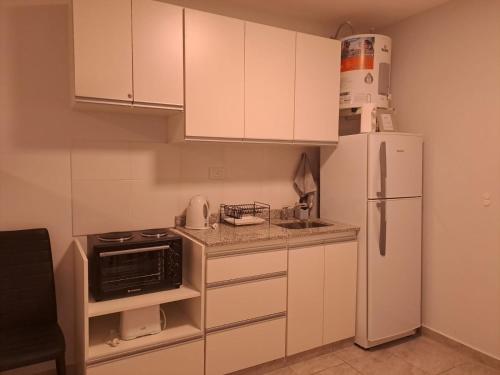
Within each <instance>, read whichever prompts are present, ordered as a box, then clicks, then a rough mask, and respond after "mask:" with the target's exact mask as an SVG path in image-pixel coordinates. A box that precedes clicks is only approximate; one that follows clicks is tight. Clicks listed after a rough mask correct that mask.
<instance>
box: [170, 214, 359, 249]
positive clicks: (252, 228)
mask: <svg viewBox="0 0 500 375" xmlns="http://www.w3.org/2000/svg"><path fill="white" fill-rule="evenodd" d="M294 221H297V220H279V219H273V220H271V224H269V223H265V224H259V225H245V226H240V227H235V226H232V225H229V224H218V225H217V228H215V229H213V228H210V229H206V230H194V229H187V228H185V227H176V229H177V230H178V231H179V232H181V233H184V234H187V235H188V236H189V237H191V238H193V239H194V240H196V241H198V242H200V243H202V244H203V245H205V246H207V251H210V250H211V248H218V247H221V246H228V245H240V244H242V245H243V244H246V243H251V242H262V241H268V240H269V241H270V240H278V241H279V240H282V241H283V242H287V241H290V242H297V241H299V242H303V243H305V242H307V241H315V240H317V239H318V238H321V239H328V238H330V237H331V239H332V240H335V239H336V238H342V237H345V236H346V235H354V236H356V234H357V232H358V230H359V227H357V226H354V225H349V224H344V223H339V222H332V221H328V220H323V219H316V220H315V221H321V222H325V223H330V224H333V225H330V226H325V227H318V228H306V229H285V228H282V227H279V226H277V225H275V224H281V223H287V222H294Z"/></svg>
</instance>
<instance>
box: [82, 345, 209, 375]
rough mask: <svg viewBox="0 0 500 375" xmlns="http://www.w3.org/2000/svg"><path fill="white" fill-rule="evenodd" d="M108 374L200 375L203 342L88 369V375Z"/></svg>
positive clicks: (201, 370) (122, 359)
mask: <svg viewBox="0 0 500 375" xmlns="http://www.w3.org/2000/svg"><path fill="white" fill-rule="evenodd" d="M186 359H189V360H186ZM110 374H116V375H118V374H119V375H137V374H147V375H203V340H198V341H194V342H189V343H185V344H179V345H176V346H172V347H169V348H166V349H160V350H155V351H151V352H147V353H144V354H138V355H132V356H129V357H123V358H120V359H116V360H113V361H110V362H105V363H102V364H97V365H94V366H91V367H88V368H87V375H110Z"/></svg>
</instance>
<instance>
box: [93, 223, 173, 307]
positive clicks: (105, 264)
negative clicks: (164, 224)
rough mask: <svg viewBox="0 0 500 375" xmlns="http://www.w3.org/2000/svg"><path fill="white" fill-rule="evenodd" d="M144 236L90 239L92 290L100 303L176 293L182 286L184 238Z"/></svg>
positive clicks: (106, 235) (96, 236) (108, 235)
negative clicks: (174, 291)
mask: <svg viewBox="0 0 500 375" xmlns="http://www.w3.org/2000/svg"><path fill="white" fill-rule="evenodd" d="M141 233H143V232H140V231H139V232H125V233H124V232H120V233H108V234H103V235H94V236H89V238H88V247H89V252H90V253H91V256H90V264H89V266H90V279H91V280H90V288H91V293H92V295H93V297H94V299H95V300H96V301H101V300H107V299H113V298H119V297H126V296H131V295H137V294H144V293H149V292H155V291H160V290H167V289H174V288H179V287H180V285H181V284H182V238H181V237H179V236H177V235H175V234H171V233H168V231H165V233H166V234H165V235H163V236H162V237H159V236H156V237H144V236H143V235H142V234H141ZM125 234H126V235H125ZM119 236H122V237H119ZM111 238H115V239H116V238H119V239H118V240H116V241H114V240H111Z"/></svg>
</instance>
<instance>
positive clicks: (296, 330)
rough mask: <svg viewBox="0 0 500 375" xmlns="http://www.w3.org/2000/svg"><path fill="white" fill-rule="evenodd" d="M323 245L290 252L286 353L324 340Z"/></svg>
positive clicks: (304, 348) (303, 349) (292, 352)
mask: <svg viewBox="0 0 500 375" xmlns="http://www.w3.org/2000/svg"><path fill="white" fill-rule="evenodd" d="M324 254H325V253H324V248H323V246H313V247H304V248H291V249H290V250H289V255H288V332H287V355H292V354H295V353H300V352H303V351H305V350H309V349H313V348H316V347H318V346H321V345H322V342H323V277H324V260H325V259H324Z"/></svg>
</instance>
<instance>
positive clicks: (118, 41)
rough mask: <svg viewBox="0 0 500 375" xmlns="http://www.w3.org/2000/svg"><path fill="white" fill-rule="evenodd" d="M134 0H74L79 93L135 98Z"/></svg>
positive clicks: (74, 29) (128, 99)
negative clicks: (132, 12) (133, 51)
mask: <svg viewBox="0 0 500 375" xmlns="http://www.w3.org/2000/svg"><path fill="white" fill-rule="evenodd" d="M131 6H132V5H131V0H106V1H102V0H73V38H74V39H73V42H74V59H75V96H76V97H82V98H96V99H107V100H117V101H127V102H131V101H132V98H133V92H132V43H131V40H132V21H131V19H132V17H131Z"/></svg>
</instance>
